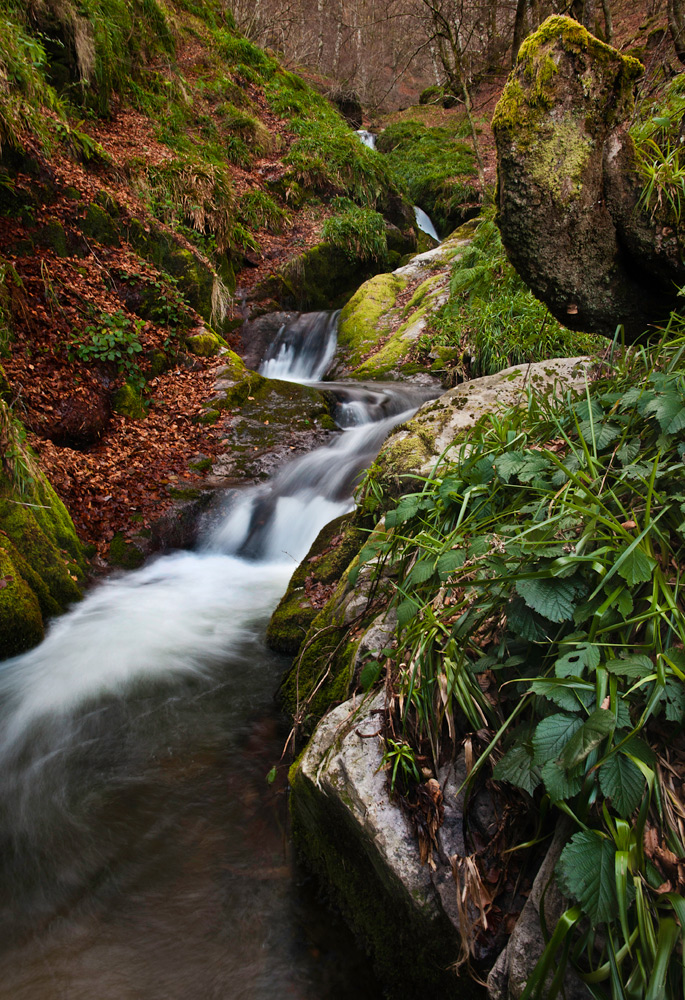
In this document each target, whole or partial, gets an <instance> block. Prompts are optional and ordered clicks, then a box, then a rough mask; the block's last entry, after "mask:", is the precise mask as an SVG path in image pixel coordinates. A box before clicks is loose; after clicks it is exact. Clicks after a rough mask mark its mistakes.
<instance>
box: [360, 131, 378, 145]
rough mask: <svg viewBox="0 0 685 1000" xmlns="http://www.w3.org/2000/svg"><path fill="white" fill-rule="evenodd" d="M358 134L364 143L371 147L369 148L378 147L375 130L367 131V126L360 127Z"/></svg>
mask: <svg viewBox="0 0 685 1000" xmlns="http://www.w3.org/2000/svg"><path fill="white" fill-rule="evenodd" d="M357 135H358V136H359V138H360V140H361V141H362V142H363V143H364V145H365V146H368V147H369V149H375V148H376V135H375V133H374V132H367V130H366V129H365V128H358V129H357Z"/></svg>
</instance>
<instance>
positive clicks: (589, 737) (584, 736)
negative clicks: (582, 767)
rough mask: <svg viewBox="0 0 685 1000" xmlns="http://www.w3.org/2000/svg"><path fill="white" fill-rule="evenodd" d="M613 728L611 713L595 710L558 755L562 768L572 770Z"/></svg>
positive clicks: (605, 710) (612, 715) (603, 709)
mask: <svg viewBox="0 0 685 1000" xmlns="http://www.w3.org/2000/svg"><path fill="white" fill-rule="evenodd" d="M615 726H616V719H615V717H614V713H613V712H610V711H608V709H605V708H597V709H595V711H594V712H593V713H592V715H589V716H588V717H587V719H586V720H585V722H584V723H583V725H582V726H581V728H580V729H579V730H578V731H577V732H575V733H574V734H573V736H572V737H571V739H570V740H569V741H568V743H567V744H566V746H565V747H564V749H563V751H562V753H561V754H560V755H559V760H560V762H561V764H562V766H563V767H566V768H572V767H575V766H576V764H580V763H581V762H582V761H584V760H585V758H586V757H587V756H588V754H590V753H592V751H593V750H594V749H595V748H596V747H598V746H599V745H600V743H602V742H603V741H604V740H605V739H606V737H607V736H608V735H609V733H611V732H613V730H614V727H615Z"/></svg>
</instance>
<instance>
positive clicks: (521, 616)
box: [507, 599, 547, 642]
mask: <svg viewBox="0 0 685 1000" xmlns="http://www.w3.org/2000/svg"><path fill="white" fill-rule="evenodd" d="M507 625H508V626H509V629H510V630H511V631H512V632H513V633H514V634H515V635H519V636H521V638H522V639H527V640H528V641H529V642H538V641H540V640H543V639H545V638H546V636H547V633H546V631H545V629H544V628H543V626H542V625H541V623H540V622H539V621H538V620H537V618H536V616H535V614H534V613H533V612H532V611H531V610H530V608H528V607H526V604H525V602H524V601H523V600H522V599H518V600H515V601H512V602H511V604H510V605H509V608H508V611H507Z"/></svg>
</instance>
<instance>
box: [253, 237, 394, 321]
mask: <svg viewBox="0 0 685 1000" xmlns="http://www.w3.org/2000/svg"><path fill="white" fill-rule="evenodd" d="M380 270H383V266H382V265H380V264H377V263H375V262H369V261H360V260H354V259H351V258H350V257H348V256H347V254H346V253H344V252H343V251H342V250H341V249H340V248H339V247H336V246H333V245H331V244H330V243H319V244H318V245H317V246H315V247H312V248H311V249H310V250H307V251H306V252H305V253H303V254H301V255H300V256H299V257H296V258H295V259H294V260H291V261H289V262H288V263H287V264H286V265H285V266H284V267H283V268H281V270H280V271H277V272H276V273H275V274H273V275H271V276H270V277H268V278H266V279H265V280H264V281H261V282H259V284H258V285H257V286H256V287H255V288H254V289H253V291H252V295H251V297H252V298H254V299H265V298H269V299H274V300H275V301H276V302H278V303H279V304H280V305H281V306H283V308H285V309H300V310H304V309H311V310H316V309H338V308H340V307H341V306H343V305H344V304H345V303H346V302H347V300H348V299H349V298H350V296H351V295H352V293H353V292H354V291H355V289H356V288H358V287H359V285H360V284H361V283H362V282H363V281H365V280H366V278H368V277H370V276H371V275H373V274H376V273H377V272H378V271H380Z"/></svg>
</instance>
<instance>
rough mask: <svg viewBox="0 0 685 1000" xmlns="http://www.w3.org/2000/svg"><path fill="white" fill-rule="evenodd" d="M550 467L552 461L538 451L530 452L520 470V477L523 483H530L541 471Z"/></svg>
mask: <svg viewBox="0 0 685 1000" xmlns="http://www.w3.org/2000/svg"><path fill="white" fill-rule="evenodd" d="M550 468H551V463H550V461H549V459H547V458H545V457H544V456H543V455H540V454H539V453H538V452H530V453H529V454H527V455H526V457H525V462H524V464H523V466H522V467H521V468H520V469H519V471H518V478H519V480H520V481H521V482H522V483H529V482H531V480H533V479H535V478H536V477H537V476H539V475H540V473H541V472H546V471H547V470H548V469H550Z"/></svg>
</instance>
